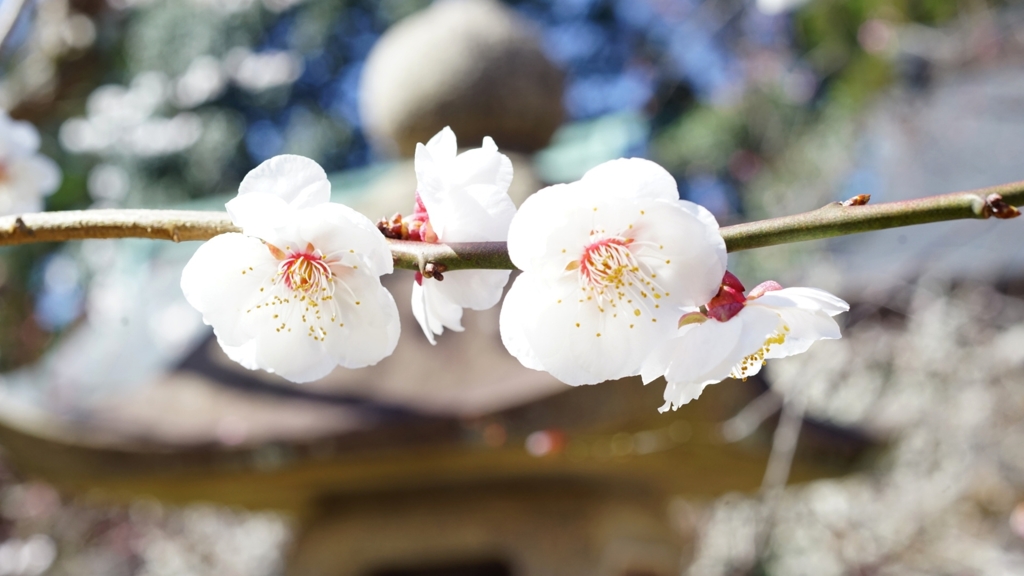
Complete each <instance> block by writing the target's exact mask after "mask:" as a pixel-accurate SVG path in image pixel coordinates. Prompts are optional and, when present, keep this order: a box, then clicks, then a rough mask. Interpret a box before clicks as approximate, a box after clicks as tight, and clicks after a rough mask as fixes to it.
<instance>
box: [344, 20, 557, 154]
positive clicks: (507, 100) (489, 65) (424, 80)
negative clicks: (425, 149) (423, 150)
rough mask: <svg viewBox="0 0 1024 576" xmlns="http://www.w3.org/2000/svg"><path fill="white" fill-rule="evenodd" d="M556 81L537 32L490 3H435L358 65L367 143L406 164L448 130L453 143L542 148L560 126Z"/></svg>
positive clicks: (528, 149) (393, 29)
mask: <svg viewBox="0 0 1024 576" xmlns="http://www.w3.org/2000/svg"><path fill="white" fill-rule="evenodd" d="M562 90H563V74H562V72H561V71H560V70H559V69H558V68H556V67H555V66H554V64H552V63H551V61H549V60H548V59H547V57H546V56H545V55H544V53H543V52H542V50H541V48H540V45H539V43H538V40H537V36H536V34H535V31H534V30H533V29H532V27H531V25H530V23H529V22H527V21H525V20H524V19H523V18H521V17H520V16H519V15H518V14H516V13H515V12H513V11H512V10H511V9H509V8H507V7H505V6H504V5H502V4H501V3H499V2H497V1H495V0H442V1H440V2H435V3H434V4H433V5H432V6H430V7H429V8H427V9H425V10H422V11H420V12H418V13H416V14H413V15H412V16H409V17H408V18H406V19H404V20H402V21H401V22H399V23H397V24H395V25H394V26H392V27H391V28H390V29H389V30H388V31H387V32H386V33H385V34H384V35H383V36H382V37H381V39H380V40H379V41H378V42H377V44H376V45H375V46H374V48H373V50H372V51H371V53H370V56H369V57H368V59H367V61H366V66H365V68H364V70H363V77H362V82H361V87H360V113H361V116H362V120H363V125H364V128H365V131H366V134H367V136H368V137H369V139H370V142H371V144H372V145H373V146H374V148H376V149H377V150H379V151H381V152H384V153H386V154H391V155H395V154H398V155H402V156H411V155H412V153H413V152H414V151H415V149H416V143H417V142H426V141H427V140H429V139H430V137H431V136H433V135H434V134H436V133H437V131H438V130H440V129H441V128H444V127H445V126H451V128H452V130H454V131H455V133H456V134H457V135H458V138H459V142H473V143H478V142H480V141H481V139H483V137H484V136H491V137H492V138H494V140H495V142H496V143H497V144H498V147H499V148H501V149H503V150H518V151H521V152H533V151H536V150H539V149H540V148H543V147H544V146H545V145H547V143H548V141H549V140H550V139H551V135H552V134H553V133H554V131H555V129H557V128H558V126H559V125H561V123H562V119H563V108H562Z"/></svg>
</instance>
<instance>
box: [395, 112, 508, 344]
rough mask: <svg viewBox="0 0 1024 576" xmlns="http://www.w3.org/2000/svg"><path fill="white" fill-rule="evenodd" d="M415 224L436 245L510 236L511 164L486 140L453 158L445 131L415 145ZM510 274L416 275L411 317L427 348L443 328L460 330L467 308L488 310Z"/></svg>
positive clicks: (453, 146) (450, 136)
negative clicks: (425, 232)
mask: <svg viewBox="0 0 1024 576" xmlns="http://www.w3.org/2000/svg"><path fill="white" fill-rule="evenodd" d="M415 167H416V179H417V189H416V199H417V212H416V213H415V214H414V218H415V219H416V223H415V225H414V226H419V227H421V229H424V230H430V231H431V232H432V234H421V239H422V240H426V241H436V242H487V241H501V240H505V239H506V237H507V236H508V228H509V224H510V223H511V221H512V217H513V216H515V213H516V207H515V204H513V203H512V199H511V198H509V195H508V187H509V185H510V184H511V183H512V162H511V161H510V160H509V159H508V157H507V156H505V155H504V154H501V153H500V152H498V147H497V145H495V143H494V141H493V140H491V139H490V138H484V141H483V145H482V146H481V147H480V148H476V149H472V150H467V151H465V152H463V153H461V154H457V146H456V140H455V133H454V132H452V130H451V128H444V129H443V130H441V131H440V132H438V133H437V135H435V136H434V137H433V138H431V139H430V141H429V142H427V144H425V145H424V144H420V145H418V146H417V147H416V159H415ZM508 276H509V272H507V271H503V270H463V271H454V272H449V273H445V274H444V275H443V277H442V278H443V280H442V279H439V278H435V277H426V276H423V275H417V277H416V281H415V285H414V286H413V294H412V311H413V316H415V317H416V320H417V321H418V322H419V324H420V327H421V328H423V333H424V334H425V335H426V336H427V340H429V341H430V343H431V344H434V343H436V341H435V338H434V337H435V335H440V334H441V333H442V332H444V329H445V328H448V329H450V330H455V331H462V311H463V309H465V308H470V309H473V310H486V309H488V308H491V307H492V306H494V305H495V304H497V303H498V301H499V300H501V293H502V290H503V289H504V287H505V284H506V283H508Z"/></svg>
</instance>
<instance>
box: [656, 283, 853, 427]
mask: <svg viewBox="0 0 1024 576" xmlns="http://www.w3.org/2000/svg"><path fill="white" fill-rule="evenodd" d="M766 284H768V283H766ZM763 286H765V285H762V287H763ZM758 288H761V287H758ZM742 290H743V286H742V284H740V283H739V280H737V279H736V278H735V277H734V276H732V275H731V274H728V273H727V274H726V277H725V279H724V280H723V284H722V287H721V289H720V290H719V293H718V295H716V296H715V298H714V299H712V300H711V301H710V302H709V303H708V305H707V313H706V317H705V318H704V319H703V320H700V319H698V320H697V321H688V322H686V323H685V324H684V325H681V326H680V327H679V328H678V329H677V330H676V332H675V334H674V335H673V336H672V337H671V338H669V339H668V340H666V341H665V342H663V343H662V344H660V345H659V346H657V347H656V348H655V349H654V350H653V351H652V352H651V354H650V355H649V356H648V357H647V359H646V360H645V361H644V365H643V367H642V369H641V375H642V376H643V380H644V383H645V384H646V383H649V382H651V381H652V380H654V379H656V378H658V377H659V376H664V377H665V380H666V382H667V385H666V387H665V405H664V406H662V408H661V411H662V412H664V411H666V410H668V409H669V408H671V409H676V408H678V407H679V406H682V405H683V404H686V403H688V402H690V401H691V400H694V399H696V398H697V397H699V396H700V394H701V392H703V390H704V388H706V387H707V386H709V385H711V384H715V383H717V382H721V381H722V380H724V379H726V378H729V377H733V378H747V377H748V376H753V375H755V374H757V373H758V372H760V370H761V367H762V366H763V365H764V363H765V361H766V360H767V359H770V358H785V357H787V356H792V355H794V354H800V353H802V352H805V351H807V349H808V348H810V346H811V345H812V344H813V343H814V342H817V341H818V340H826V339H836V338H840V337H841V334H840V331H839V325H838V324H837V323H836V321H835V320H834V319H833V318H832V317H833V316H835V315H836V314H839V313H840V312H845V311H846V310H848V309H849V305H848V304H846V302H844V301H843V300H841V299H839V298H837V297H835V296H833V295H832V294H829V293H828V292H825V291H823V290H818V289H815V288H781V287H779V286H778V285H777V284H775V283H771V286H770V287H769V288H767V290H769V291H767V292H763V293H762V291H761V290H759V289H755V290H753V291H751V296H746V297H744V296H743V293H742ZM688 320H690V319H688Z"/></svg>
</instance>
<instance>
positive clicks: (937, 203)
mask: <svg viewBox="0 0 1024 576" xmlns="http://www.w3.org/2000/svg"><path fill="white" fill-rule="evenodd" d="M864 202H866V200H865V199H864V198H863V197H857V198H854V199H851V200H850V201H847V202H833V203H832V204H828V205H826V206H824V207H822V208H819V209H817V210H812V211H810V212H804V213H803V214H795V215H793V216H783V217H780V218H771V219H768V220H760V221H757V222H747V223H745V224H737V225H734V226H726V227H724V228H722V237H723V238H725V244H726V247H727V248H728V250H729V251H730V252H736V251H738V250H749V249H752V248H763V247H765V246H774V245H778V244H788V243H791V242H801V241H805V240H816V239H822V238H832V237H835V236H843V235H847V234H857V233H860V232H868V231H871V230H882V229H885V228H897V227H901V226H913V225H916V224H927V223H930V222H941V221H945V220H960V219H967V218H976V219H985V218H993V217H994V218H1013V217H1015V216H1018V215H1019V212H1018V211H1017V209H1016V208H1014V206H1020V205H1022V204H1024V181H1020V182H1013V183H1010V184H1003V185H1001V186H993V187H991V188H981V189H978V190H972V191H967V192H954V193H952V194H943V195H940V196H930V197H927V198H919V199H916V200H906V201H902V202H886V203H883V204H874V205H864ZM240 231H241V230H240V229H239V228H237V227H236V226H235V225H233V224H232V223H231V220H230V219H229V218H228V215H227V213H224V212H199V211H188V210H84V211H66V212H42V213H37V214H23V215H21V216H6V217H3V218H0V246H9V245H15V244H27V243H32V242H63V241H67V240H85V239H90V238H152V239H156V240H171V241H173V242H184V241H189V240H209V239H210V238H213V237H214V236H217V235H218V234H224V233H227V232H240ZM388 242H389V243H390V244H391V252H392V254H393V255H394V258H395V266H396V267H398V268H409V269H419V268H420V267H422V266H424V265H425V264H427V263H430V262H432V263H434V265H435V266H436V267H437V271H438V272H446V271H451V270H465V269H472V268H478V269H492V270H508V269H513V268H514V266H513V265H512V261H511V260H509V257H508V252H507V250H506V248H505V243H504V242H467V243H459V244H428V243H425V242H409V241H403V240H389V241H388Z"/></svg>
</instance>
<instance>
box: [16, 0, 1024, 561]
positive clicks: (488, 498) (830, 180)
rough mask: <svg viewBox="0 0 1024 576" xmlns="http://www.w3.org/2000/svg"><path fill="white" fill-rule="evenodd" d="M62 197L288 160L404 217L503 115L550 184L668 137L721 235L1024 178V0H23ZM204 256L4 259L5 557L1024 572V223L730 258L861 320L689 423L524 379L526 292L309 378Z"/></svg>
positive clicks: (233, 180) (222, 189)
mask: <svg viewBox="0 0 1024 576" xmlns="http://www.w3.org/2000/svg"><path fill="white" fill-rule="evenodd" d="M3 30H7V33H6V35H4V36H3V40H2V43H0V106H2V107H3V108H4V109H6V110H7V111H9V113H10V114H11V116H13V117H14V118H16V119H22V120H27V121H29V122H31V123H33V124H34V125H35V126H36V127H37V128H38V129H39V131H40V133H41V136H42V152H43V153H44V154H46V155H48V156H50V157H51V158H53V159H54V160H56V161H57V162H58V163H59V164H60V166H61V168H62V170H63V175H64V178H63V183H62V185H61V187H60V188H59V189H58V190H57V191H56V192H55V193H54V194H52V195H51V196H49V197H48V198H47V204H46V206H47V209H49V210H67V209H86V208H117V207H126V208H127V207H146V208H163V207H167V208H172V207H173V208H189V209H209V210H219V209H222V207H223V203H224V201H225V200H227V199H229V198H230V197H231V196H232V195H233V194H234V193H235V191H236V190H237V185H238V182H239V181H240V180H241V178H242V176H244V175H245V173H246V172H247V171H249V170H250V169H251V168H253V167H254V166H255V165H257V164H258V163H260V162H261V161H263V160H265V159H267V158H269V157H271V156H274V155H276V154H282V153H291V154H302V155H305V156H308V157H311V158H313V159H315V160H316V161H318V162H319V163H321V164H322V165H323V166H324V167H325V169H326V170H327V171H328V173H329V174H330V177H331V180H332V184H333V191H334V192H333V194H334V199H335V200H337V201H342V202H345V203H348V204H350V205H352V206H354V207H356V208H357V209H359V210H361V211H363V212H364V213H366V214H367V215H368V216H369V217H370V218H371V219H374V220H376V219H377V218H379V217H382V216H389V215H390V214H392V213H393V212H395V211H403V212H408V211H409V210H410V209H411V206H412V198H413V191H414V189H415V177H414V175H413V173H412V168H411V160H410V156H411V151H412V150H413V148H414V146H415V143H416V142H422V141H425V140H427V139H428V138H429V137H430V136H431V135H433V134H434V133H435V132H436V131H437V130H439V129H440V128H442V127H443V126H446V125H450V126H452V128H453V129H454V130H455V132H456V134H457V135H458V137H459V141H460V145H461V146H467V147H469V146H478V145H479V142H480V140H481V138H483V136H485V135H490V136H493V137H494V139H495V141H496V142H497V144H498V146H499V147H500V148H501V149H502V150H503V151H504V152H506V153H507V154H509V155H510V156H511V157H512V159H513V162H514V166H515V180H514V183H513V189H512V191H511V193H512V195H513V197H514V198H515V200H516V201H517V203H518V202H521V201H522V199H523V198H525V197H526V196H527V195H528V194H530V193H532V192H534V191H536V190H537V189H539V188H540V187H543V186H545V185H548V184H553V183H558V182H566V181H572V180H575V179H577V178H579V177H580V176H581V175H582V174H583V173H584V172H585V171H586V170H587V169H589V168H590V167H592V166H594V165H596V164H598V163H600V162H603V161H605V160H609V159H613V158H618V157H622V156H643V157H647V158H650V159H653V160H655V161H657V162H659V163H660V164H662V165H663V166H665V167H666V168H667V169H668V170H669V171H671V172H672V174H673V175H674V176H675V177H676V179H677V181H678V183H679V190H680V195H681V196H682V197H683V198H686V199H689V200H692V201H694V202H697V203H700V204H702V205H704V206H706V207H707V208H708V209H710V210H711V211H712V212H713V213H714V214H715V215H716V216H717V217H718V219H719V221H720V222H722V223H723V224H728V223H734V222H740V221H745V220H749V219H758V218H765V217H771V216H779V215H785V214H791V213H795V212H799V211H804V210H809V209H813V208H816V207H818V206H821V205H822V204H825V203H827V202H831V201H835V200H842V199H845V198H848V197H851V196H854V195H856V194H862V193H867V194H871V195H872V201H890V200H898V199H903V198H913V197H919V196H925V195H931V194H939V193H944V192H952V191H956V190H962V189H970V188H978V187H982V186H989V185H994V184H999V183H1003V182H1009V181H1013V180H1019V179H1021V178H1022V177H1024V167H1022V163H1021V160H1020V159H1021V142H1024V6H1018V5H1016V3H1013V2H1008V1H995V2H986V1H984V0H889V1H886V0H756V1H747V0H512V1H508V2H498V1H497V0H439V1H436V2H433V3H431V2H429V1H427V0H381V1H379V2H373V1H369V0H24V1H21V0H3V1H2V2H0V31H3ZM195 248H196V245H194V244H182V245H175V244H164V243H158V242H152V241H141V240H139V241H87V242H80V243H69V244H67V245H49V244H35V245H27V246H21V247H11V248H4V249H3V250H2V251H0V371H2V372H3V375H2V376H0V447H2V455H0V540H2V541H0V576H6V575H28V576H35V575H38V574H54V575H58V574H59V575H64V574H68V575H72V574H75V575H77V574H111V575H135V574H139V575H153V576H156V575H168V576H169V575H207V574H209V575H214V574H216V575H267V576H270V575H278V574H324V575H327V574H332V575H342V574H344V575H349V574H351V575H353V576H531V575H534V574H566V575H576V574H579V575H609V576H663V575H671V574H695V575H697V574H699V575H705V574H707V575H726V574H728V575H737V574H773V575H774V574H780V575H781V574H815V575H828V574H836V575H839V574H1020V573H1024V386H1022V384H1024V301H1022V299H1021V298H1022V295H1024V231H1022V229H1021V225H1020V223H1019V222H1017V221H1009V222H974V221H970V222H954V223H944V224H936V225H929V226H926V227H917V228H901V229H896V230H890V231H885V232H878V233H872V234H869V235H864V236H856V237H847V238H842V239H837V240H834V241H828V242H826V241H820V242H811V243H803V244H798V245H789V246H782V247H775V248H769V249H761V250H757V251H752V252H749V253H739V254H733V255H730V268H731V269H733V270H734V271H735V272H736V273H737V274H738V276H739V277H740V278H741V280H742V281H743V282H744V283H746V284H747V286H753V285H755V284H757V283H759V282H761V281H763V280H766V279H776V280H779V281H780V282H782V283H783V284H784V285H813V286H818V287H821V288H824V289H828V290H830V291H832V292H834V293H836V294H838V295H839V296H841V297H842V298H844V299H846V300H848V301H850V302H851V304H852V305H853V306H852V309H851V312H850V313H849V314H846V315H844V316H843V317H841V321H842V322H843V323H845V325H844V338H843V339H842V340H841V341H835V342H824V343H820V344H818V345H817V346H816V347H815V348H813V349H812V350H811V351H810V352H809V353H807V354H805V355H802V356H799V357H795V358H791V359H786V360H782V361H776V362H774V363H772V364H770V365H769V366H768V369H767V371H766V373H764V374H763V375H762V377H760V378H753V379H750V380H749V381H748V382H743V383H741V382H733V381H728V382H724V383H722V384H720V385H718V386H714V387H712V388H709V389H708V391H707V392H706V393H705V395H704V396H703V397H702V398H701V399H700V400H699V401H697V402H694V403H691V404H689V405H687V406H686V407H684V408H683V409H681V410H680V411H678V412H676V413H671V414H665V415H659V414H658V413H657V411H656V408H657V407H658V406H660V404H661V399H660V398H661V389H660V384H658V383H655V384H652V385H650V386H647V387H642V386H641V385H640V383H639V382H637V381H633V380H629V379H627V380H624V381H620V382H615V383H607V384H602V385H601V386H596V387H586V388H583V389H568V388H567V387H565V386H563V385H561V384H559V383H557V382H555V381H553V380H551V379H549V378H546V377H545V376H544V375H543V374H540V373H535V372H532V371H529V370H526V369H523V368H522V367H520V366H519V365H518V363H517V362H516V361H515V360H514V359H511V358H510V357H509V356H508V355H507V353H506V352H505V351H504V349H503V348H502V347H501V344H500V340H499V338H498V335H497V316H496V311H493V310H492V311H487V312H480V313H474V312H467V316H466V319H465V324H466V326H467V331H466V332H465V333H462V334H457V333H446V334H445V335H444V336H443V337H442V338H441V342H440V343H439V345H438V346H437V347H436V348H431V347H430V346H429V345H428V344H427V343H426V342H425V340H424V339H423V338H422V337H421V336H420V335H419V334H418V331H417V330H416V329H415V323H414V321H413V320H412V317H411V314H410V313H409V311H408V305H407V302H408V297H409V295H408V294H409V284H410V283H411V282H412V274H411V273H408V274H407V273H405V272H402V271H399V272H396V274H395V275H393V277H391V278H389V280H388V282H389V283H388V286H389V288H391V289H392V290H393V291H394V293H395V296H396V300H398V302H399V306H400V309H401V310H402V314H403V326H404V328H405V330H404V332H403V335H402V340H401V341H400V343H399V347H398V350H397V352H396V354H395V356H394V357H392V358H389V359H387V360H385V361H384V362H382V363H381V364H380V365H379V366H377V367H373V368H370V369H366V370H360V371H344V370H338V371H335V373H333V374H332V375H331V376H329V377H328V378H326V379H324V380H323V381H321V382H317V383H314V384H311V385H308V386H302V387H297V386H293V385H290V384H288V383H287V382H284V381H282V380H279V379H277V378H275V377H272V376H269V375H266V374H257V373H250V372H247V371H245V370H244V369H241V368H238V367H235V366H233V365H232V364H231V363H230V361H228V360H227V359H226V358H224V357H223V355H222V354H221V353H220V350H219V348H218V347H217V345H216V343H215V342H214V341H212V340H211V336H212V335H211V333H210V331H209V330H208V328H207V327H205V326H203V325H202V322H201V319H200V318H199V317H198V316H197V314H196V313H195V312H194V311H193V310H192V309H191V308H190V307H188V305H187V304H186V303H185V302H184V299H183V298H182V296H181V294H180V289H179V288H178V279H179V276H180V270H181V267H182V266H183V265H184V263H185V262H186V261H187V260H188V258H189V256H190V255H191V253H192V252H193V251H194V250H195Z"/></svg>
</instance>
